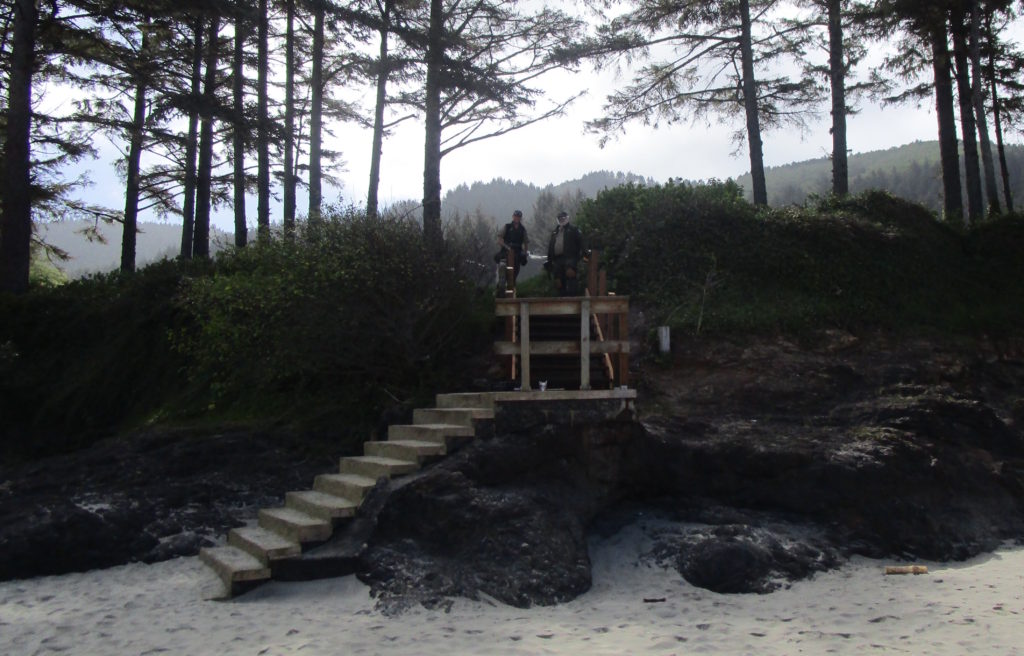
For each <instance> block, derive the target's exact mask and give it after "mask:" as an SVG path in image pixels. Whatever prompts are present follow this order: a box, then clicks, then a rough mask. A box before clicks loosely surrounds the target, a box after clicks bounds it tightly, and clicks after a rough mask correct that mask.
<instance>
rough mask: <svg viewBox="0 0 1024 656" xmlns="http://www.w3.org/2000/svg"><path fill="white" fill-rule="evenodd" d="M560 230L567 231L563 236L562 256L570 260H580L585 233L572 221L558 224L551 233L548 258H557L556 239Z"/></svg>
mask: <svg viewBox="0 0 1024 656" xmlns="http://www.w3.org/2000/svg"><path fill="white" fill-rule="evenodd" d="M560 230H564V231H565V236H564V237H562V240H563V241H562V256H563V257H565V258H566V259H567V260H570V261H576V260H579V259H580V257H581V256H582V255H583V234H582V233H581V232H580V229H579V228H577V227H576V226H574V225H573V224H571V223H566V224H565V225H564V226H557V227H556V228H555V229H554V231H553V232H552V233H551V239H550V240H548V259H549V260H554V259H555V239H556V238H557V237H558V232H559V231H560Z"/></svg>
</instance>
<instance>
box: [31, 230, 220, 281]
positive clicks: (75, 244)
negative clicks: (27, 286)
mask: <svg viewBox="0 0 1024 656" xmlns="http://www.w3.org/2000/svg"><path fill="white" fill-rule="evenodd" d="M93 227H95V228H96V231H97V232H98V233H99V234H100V235H101V236H102V237H103V240H104V241H105V242H106V243H103V242H101V241H99V240H92V241H90V240H89V239H88V238H87V237H86V236H85V234H84V233H85V230H86V229H87V228H93ZM36 230H37V232H38V236H39V237H40V238H41V239H42V240H43V241H44V242H46V243H47V244H49V245H51V246H56V247H57V248H59V249H61V250H63V251H65V252H67V253H68V255H70V259H68V260H66V261H63V262H61V261H55V262H54V264H55V265H56V266H57V268H59V269H60V270H61V271H63V272H64V273H65V274H66V275H67V276H68V278H72V279H74V278H81V277H82V276H87V275H90V274H93V273H106V272H108V271H113V270H114V269H117V268H118V267H119V266H120V265H121V233H122V228H121V226H120V225H111V224H107V223H103V222H100V223H99V224H95V223H93V222H92V221H53V222H48V223H40V224H38V225H37V226H36ZM231 240H232V235H230V234H228V233H224V232H221V231H219V230H217V229H216V228H211V235H210V249H211V250H213V251H217V250H219V249H220V248H221V247H222V246H221V245H222V244H227V243H231ZM180 250H181V225H180V224H175V223H140V224H139V233H138V236H137V244H136V249H135V264H136V266H140V267H141V266H145V265H146V264H150V263H152V262H156V261H157V260H161V259H163V258H174V257H177V256H178V253H179V252H180Z"/></svg>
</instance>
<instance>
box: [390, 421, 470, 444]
mask: <svg viewBox="0 0 1024 656" xmlns="http://www.w3.org/2000/svg"><path fill="white" fill-rule="evenodd" d="M474 435H475V432H474V430H473V427H472V426H461V425H459V424H392V425H391V426H388V441H389V442H390V441H393V440H416V441H419V442H436V443H437V444H447V443H448V438H450V437H473V436H474Z"/></svg>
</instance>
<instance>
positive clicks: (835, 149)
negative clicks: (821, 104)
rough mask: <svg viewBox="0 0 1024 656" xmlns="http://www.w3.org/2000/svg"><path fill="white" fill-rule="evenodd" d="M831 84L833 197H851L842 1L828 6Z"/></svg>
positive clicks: (833, 2)
mask: <svg viewBox="0 0 1024 656" xmlns="http://www.w3.org/2000/svg"><path fill="white" fill-rule="evenodd" d="M828 49H829V58H828V59H829V80H830V82H831V86H832V193H833V194H835V195H836V196H846V195H847V194H848V193H850V169H849V164H848V162H847V152H846V151H847V146H846V61H845V53H844V51H843V11H842V0H829V2H828Z"/></svg>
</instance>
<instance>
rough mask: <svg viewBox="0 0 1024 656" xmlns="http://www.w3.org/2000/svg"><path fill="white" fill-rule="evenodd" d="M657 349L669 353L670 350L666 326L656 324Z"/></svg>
mask: <svg viewBox="0 0 1024 656" xmlns="http://www.w3.org/2000/svg"><path fill="white" fill-rule="evenodd" d="M658 350H659V351H661V352H662V353H669V352H670V351H671V350H672V345H671V342H670V338H669V327H668V326H658Z"/></svg>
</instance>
